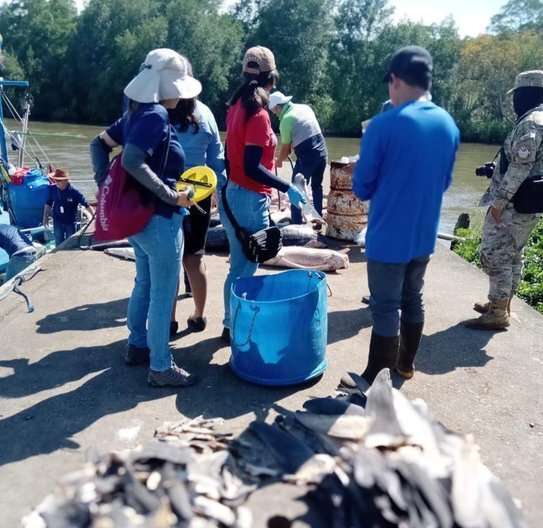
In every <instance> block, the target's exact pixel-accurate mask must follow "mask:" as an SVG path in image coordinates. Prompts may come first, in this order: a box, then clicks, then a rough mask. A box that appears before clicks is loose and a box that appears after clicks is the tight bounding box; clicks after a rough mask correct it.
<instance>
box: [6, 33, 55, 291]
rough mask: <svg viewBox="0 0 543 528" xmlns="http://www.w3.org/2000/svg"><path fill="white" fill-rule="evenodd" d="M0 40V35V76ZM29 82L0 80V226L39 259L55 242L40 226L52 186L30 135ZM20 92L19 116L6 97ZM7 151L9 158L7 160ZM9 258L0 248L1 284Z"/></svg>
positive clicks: (41, 155)
mask: <svg viewBox="0 0 543 528" xmlns="http://www.w3.org/2000/svg"><path fill="white" fill-rule="evenodd" d="M1 50H2V36H1V35H0V75H1V64H2V62H1V58H2V54H1ZM29 88H30V85H29V83H28V81H19V80H8V79H4V78H3V77H1V76H0V224H11V225H14V226H16V227H17V228H18V229H19V230H20V231H21V232H23V233H25V234H26V235H27V236H29V238H31V239H32V242H33V244H34V245H35V247H36V248H37V249H38V255H39V256H40V255H41V254H44V253H46V252H48V251H51V250H52V249H53V248H54V242H53V241H52V240H49V230H48V228H47V226H44V225H43V208H44V205H45V203H46V201H47V199H48V196H49V188H50V186H51V185H52V182H51V180H50V178H49V176H48V174H49V172H50V171H51V169H52V167H51V166H50V165H49V166H44V164H43V163H42V161H41V159H42V158H44V159H48V158H47V155H46V153H45V152H44V150H43V148H42V147H41V145H40V144H39V143H38V141H37V140H36V138H35V137H33V136H32V134H31V133H30V132H29V118H30V113H31V109H32V104H33V101H32V96H31V95H30V92H29ZM21 91H22V92H23V93H22V95H23V99H22V101H23V103H22V110H21V112H19V111H18V109H17V106H16V104H15V103H14V102H13V101H12V99H11V98H10V97H9V94H11V92H13V93H15V94H17V95H19V94H21ZM8 116H9V117H11V118H12V119H13V120H14V122H15V124H16V125H15V126H16V127H17V129H11V130H10V129H8V127H7V126H6V120H5V117H8ZM10 150H11V153H12V156H11V157H10V155H9V154H10ZM8 262H9V256H8V254H7V253H6V252H5V251H4V250H3V249H1V248H0V284H1V283H2V282H3V279H4V278H5V275H4V274H5V271H6V268H7V265H8Z"/></svg>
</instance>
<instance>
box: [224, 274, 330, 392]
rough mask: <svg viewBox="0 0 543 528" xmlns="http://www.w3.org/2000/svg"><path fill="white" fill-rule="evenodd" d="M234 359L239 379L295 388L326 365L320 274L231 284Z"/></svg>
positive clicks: (324, 291) (323, 289)
mask: <svg viewBox="0 0 543 528" xmlns="http://www.w3.org/2000/svg"><path fill="white" fill-rule="evenodd" d="M230 310H231V311H230V313H231V317H232V328H231V337H232V343H231V347H232V357H231V358H230V366H231V367H232V369H233V370H234V372H235V373H236V374H237V375H238V376H239V377H240V378H243V379H245V380H247V381H251V382H253V383H258V384H261V385H294V384H296V383H302V382H304V381H307V380H309V379H311V378H314V377H315V376H319V375H320V374H322V373H323V372H324V370H325V369H326V366H327V361H326V344H327V338H328V291H327V287H326V276H325V275H324V273H322V272H320V271H309V270H292V271H286V272H284V273H279V274H276V275H259V276H255V277H246V278H240V279H238V280H237V281H235V283H234V284H233V285H232V295H231V297H230Z"/></svg>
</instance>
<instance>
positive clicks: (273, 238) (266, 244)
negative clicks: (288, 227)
mask: <svg viewBox="0 0 543 528" xmlns="http://www.w3.org/2000/svg"><path fill="white" fill-rule="evenodd" d="M227 186H228V184H227V185H226V186H225V187H224V189H223V191H222V193H221V194H222V204H223V206H224V211H225V212H226V216H228V219H229V220H230V223H231V224H232V226H233V227H234V231H235V232H236V237H237V239H238V240H239V242H240V244H241V247H242V249H243V253H244V254H245V256H246V257H247V259H248V260H250V261H251V262H258V263H259V264H262V263H264V262H266V261H267V260H270V259H272V258H273V257H275V256H276V255H277V253H279V251H280V250H281V248H282V247H283V241H282V235H281V230H280V229H279V228H278V227H277V226H271V227H267V228H266V229H261V230H260V231H257V232H256V233H249V231H247V230H246V229H244V228H243V227H241V226H240V225H239V224H238V223H237V221H236V219H235V218H234V214H233V213H232V209H230V206H229V205H228V202H227V201H226V188H227Z"/></svg>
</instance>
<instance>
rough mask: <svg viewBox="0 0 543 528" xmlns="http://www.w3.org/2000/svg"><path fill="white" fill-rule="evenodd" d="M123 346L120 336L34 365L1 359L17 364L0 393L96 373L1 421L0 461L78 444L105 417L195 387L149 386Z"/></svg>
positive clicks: (15, 393)
mask: <svg viewBox="0 0 543 528" xmlns="http://www.w3.org/2000/svg"><path fill="white" fill-rule="evenodd" d="M125 345H126V341H124V340H121V341H117V342H115V343H111V344H108V345H105V346H100V347H82V348H78V349H75V350H63V351H58V352H54V353H53V354H50V355H49V356H47V357H46V358H44V359H43V360H41V361H39V362H38V363H36V364H30V365H28V364H24V360H14V361H4V362H2V365H3V366H11V367H13V368H15V372H14V374H13V375H11V376H8V377H6V378H3V379H2V383H1V385H0V388H1V395H2V396H6V395H9V396H12V397H15V396H23V395H25V394H30V393H32V392H36V391H39V390H45V389H47V388H53V387H58V386H60V385H62V384H63V383H67V382H69V381H72V380H76V379H81V378H83V377H84V376H87V375H88V374H92V373H97V374H96V375H94V376H93V377H92V378H91V379H88V380H87V381H85V382H84V383H83V384H81V385H79V386H78V387H77V388H75V389H73V390H70V391H67V392H64V393H62V394H56V395H55V396H52V397H50V398H46V399H43V400H42V401H40V402H39V403H37V404H35V405H33V406H31V407H28V408H26V409H24V410H22V411H19V412H17V413H15V414H13V415H11V416H9V417H7V418H4V419H2V420H0V438H2V449H0V465H2V464H8V463H11V462H16V461H18V460H24V459H26V458H29V457H32V456H36V455H41V454H46V453H51V452H53V451H56V450H58V449H63V448H68V449H73V448H78V447H79V445H78V444H77V443H76V442H75V441H73V440H72V439H71V438H72V437H73V436H74V435H76V434H77V433H79V432H80V431H82V430H84V429H86V428H87V427H89V426H90V425H92V424H93V423H94V422H96V421H97V420H100V419H101V418H103V417H104V416H106V415H109V414H116V413H119V412H123V411H126V410H128V409H132V408H134V407H136V406H137V405H138V404H139V403H141V402H145V401H151V400H155V399H158V398H163V397H165V396H168V395H171V394H173V393H176V392H179V391H182V392H183V393H186V391H190V390H191V389H176V388H164V389H152V388H150V387H148V385H147V383H146V376H147V369H146V368H129V367H127V366H125V365H124V363H123V361H122V358H121V351H122V349H123V347H124V346H125ZM189 368H190V366H189ZM43 378H45V379H43Z"/></svg>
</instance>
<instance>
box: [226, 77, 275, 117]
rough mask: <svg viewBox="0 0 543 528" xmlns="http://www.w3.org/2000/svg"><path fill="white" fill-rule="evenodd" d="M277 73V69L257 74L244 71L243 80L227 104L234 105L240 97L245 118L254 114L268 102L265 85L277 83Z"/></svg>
mask: <svg viewBox="0 0 543 528" xmlns="http://www.w3.org/2000/svg"><path fill="white" fill-rule="evenodd" d="M278 81H279V73H278V71H277V70H272V71H269V72H263V73H259V74H253V73H244V74H243V81H242V83H241V85H240V86H239V87H238V89H237V90H236V91H235V92H234V95H232V97H231V98H230V101H228V103H227V105H228V106H233V105H235V104H236V103H237V102H238V100H240V99H241V106H243V108H244V109H245V114H246V118H247V119H249V118H251V117H252V116H254V115H255V114H256V113H257V112H258V111H259V110H260V109H261V108H265V107H266V106H267V105H268V102H269V94H268V92H267V91H266V90H265V89H264V87H265V86H268V85H270V84H271V85H274V86H275V84H277V82H278Z"/></svg>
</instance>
